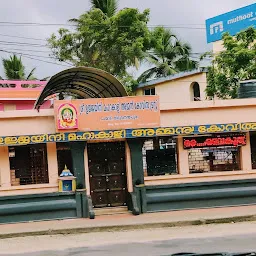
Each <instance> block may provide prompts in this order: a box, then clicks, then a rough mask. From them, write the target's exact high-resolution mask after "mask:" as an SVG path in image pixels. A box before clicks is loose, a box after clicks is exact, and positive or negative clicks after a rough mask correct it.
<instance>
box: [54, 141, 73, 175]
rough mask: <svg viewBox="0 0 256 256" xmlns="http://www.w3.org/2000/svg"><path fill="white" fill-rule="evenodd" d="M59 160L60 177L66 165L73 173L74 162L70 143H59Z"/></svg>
mask: <svg viewBox="0 0 256 256" xmlns="http://www.w3.org/2000/svg"><path fill="white" fill-rule="evenodd" d="M56 146H57V160H58V173H59V175H60V174H61V172H62V171H63V170H64V168H65V165H66V166H67V168H68V169H69V170H70V171H71V173H72V174H74V173H73V162H72V155H71V150H70V147H69V145H68V143H65V142H62V143H57V144H56Z"/></svg>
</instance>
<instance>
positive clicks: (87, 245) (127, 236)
mask: <svg viewBox="0 0 256 256" xmlns="http://www.w3.org/2000/svg"><path fill="white" fill-rule="evenodd" d="M248 251H256V222H247V223H237V224H236V223H233V224H219V225H205V226H191V227H182V228H165V229H150V230H139V231H126V232H125V231H124V232H102V233H91V234H77V235H57V236H40V237H23V238H12V239H3V240H0V256H4V255H19V256H21V255H22V256H25V255H26V256H32V255H33V256H39V255H40V256H41V255H45V256H55V255H58V256H60V255H61V256H69V255H75V256H84V255H86V256H87V255H90V256H101V255H104V256H108V255H111V256H114V255H118V256H126V255H127V256H128V255H135V256H144V255H145V256H155V255H171V254H173V253H178V252H194V253H213V252H229V253H231V252H236V253H238V252H248Z"/></svg>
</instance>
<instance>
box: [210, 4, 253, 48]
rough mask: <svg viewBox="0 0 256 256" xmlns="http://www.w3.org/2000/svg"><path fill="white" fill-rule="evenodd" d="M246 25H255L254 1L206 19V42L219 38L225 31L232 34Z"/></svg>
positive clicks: (246, 26)
mask: <svg viewBox="0 0 256 256" xmlns="http://www.w3.org/2000/svg"><path fill="white" fill-rule="evenodd" d="M248 27H256V3H255V4H252V5H248V6H245V7H243V8H240V9H237V10H234V11H232V12H228V13H225V14H222V15H219V16H216V17H213V18H211V19H208V20H206V33H207V43H211V42H215V41H218V40H221V37H222V34H223V33H225V32H229V33H230V35H232V36H234V35H236V34H237V33H238V32H240V31H241V30H243V29H246V28H248Z"/></svg>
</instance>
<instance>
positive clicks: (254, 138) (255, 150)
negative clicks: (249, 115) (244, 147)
mask: <svg viewBox="0 0 256 256" xmlns="http://www.w3.org/2000/svg"><path fill="white" fill-rule="evenodd" d="M250 144H251V159H252V169H256V133H255V132H251V133H250Z"/></svg>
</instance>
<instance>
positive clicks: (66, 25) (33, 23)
mask: <svg viewBox="0 0 256 256" xmlns="http://www.w3.org/2000/svg"><path fill="white" fill-rule="evenodd" d="M182 25H183V26H182ZM196 25H199V26H203V27H192V26H191V24H176V25H147V27H149V28H155V27H165V28H175V29H206V28H205V25H204V24H196ZM0 26H65V27H77V25H76V24H68V23H36V22H9V21H0ZM87 26H88V27H102V26H108V25H103V24H99V25H87ZM118 27H124V28H125V27H130V26H118Z"/></svg>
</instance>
